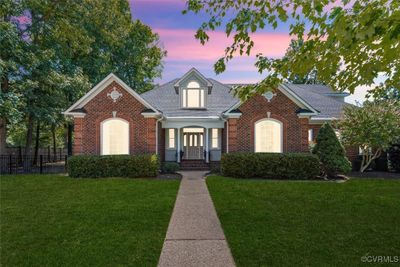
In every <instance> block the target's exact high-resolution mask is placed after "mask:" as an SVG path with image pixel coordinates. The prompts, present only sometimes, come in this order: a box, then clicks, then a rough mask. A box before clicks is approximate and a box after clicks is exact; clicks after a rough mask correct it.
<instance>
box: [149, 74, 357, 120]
mask: <svg viewBox="0 0 400 267" xmlns="http://www.w3.org/2000/svg"><path fill="white" fill-rule="evenodd" d="M193 74H195V75H198V77H202V79H205V80H206V81H207V83H208V84H210V85H211V86H212V87H213V90H212V92H211V94H210V95H208V98H207V109H201V110H199V109H192V110H191V109H181V107H180V98H179V95H178V94H176V93H175V88H176V86H179V84H180V82H181V81H184V80H185V79H186V78H187V77H189V76H190V75H193ZM238 85H239V86H240V85H249V84H222V83H220V82H218V81H216V80H214V79H210V78H208V79H207V78H205V77H204V76H203V75H202V74H201V73H200V72H199V71H198V70H196V69H194V68H192V69H191V70H190V71H189V72H187V73H186V74H185V75H184V76H183V77H182V78H178V79H174V80H172V81H170V82H168V83H165V84H163V85H160V86H158V87H156V88H154V89H153V90H151V91H148V92H146V93H144V94H142V95H141V96H142V97H143V98H144V99H145V100H146V101H147V102H149V103H151V104H152V105H153V106H154V107H156V108H157V109H159V110H161V111H162V112H163V115H164V116H166V117H170V118H171V117H207V116H208V117H211V116H223V115H229V114H230V115H232V116H237V114H240V111H237V109H238V108H239V106H240V105H241V104H242V102H241V101H240V100H239V99H238V98H237V97H235V96H234V95H233V92H232V88H233V87H234V86H238ZM278 89H279V90H280V91H281V92H282V93H283V94H285V95H286V96H287V97H288V98H289V99H291V100H292V101H293V102H294V103H296V104H297V105H298V106H299V109H298V111H297V114H299V115H307V116H311V118H312V119H315V120H320V119H327V120H329V119H335V118H339V117H340V116H341V114H342V111H343V107H344V106H346V105H349V104H347V103H345V102H344V101H343V99H344V97H345V96H347V94H346V93H341V92H335V91H333V90H332V89H331V88H330V87H329V86H326V85H315V84H282V85H280V86H279V87H278ZM235 114H236V115H235Z"/></svg>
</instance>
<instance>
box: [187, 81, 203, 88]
mask: <svg viewBox="0 0 400 267" xmlns="http://www.w3.org/2000/svg"><path fill="white" fill-rule="evenodd" d="M187 88H200V84H199V83H198V82H195V81H191V82H190V83H188V85H187Z"/></svg>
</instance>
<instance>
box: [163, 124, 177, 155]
mask: <svg viewBox="0 0 400 267" xmlns="http://www.w3.org/2000/svg"><path fill="white" fill-rule="evenodd" d="M167 130H168V131H167V134H166V136H167V146H166V147H167V149H170V150H175V149H176V135H177V134H176V129H175V128H168V129H167ZM170 130H173V131H174V147H170V146H169V140H170V136H169V132H170Z"/></svg>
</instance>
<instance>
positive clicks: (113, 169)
mask: <svg viewBox="0 0 400 267" xmlns="http://www.w3.org/2000/svg"><path fill="white" fill-rule="evenodd" d="M67 166H68V174H69V176H71V177H84V178H97V177H130V178H135V177H153V176H157V174H158V169H159V162H158V157H157V156H156V155H138V156H130V155H112V156H89V155H79V156H73V157H70V158H69V159H68V165H67Z"/></svg>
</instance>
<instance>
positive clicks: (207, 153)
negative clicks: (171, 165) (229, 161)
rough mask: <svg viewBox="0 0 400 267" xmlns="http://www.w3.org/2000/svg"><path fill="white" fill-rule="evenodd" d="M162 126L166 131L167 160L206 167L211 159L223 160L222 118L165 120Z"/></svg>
mask: <svg viewBox="0 0 400 267" xmlns="http://www.w3.org/2000/svg"><path fill="white" fill-rule="evenodd" d="M162 128H164V129H163V130H164V131H165V139H164V141H165V152H164V159H165V161H167V162H177V163H180V165H181V166H193V167H195V166H198V167H201V168H204V167H206V166H208V163H210V162H211V161H220V160H221V152H222V140H223V139H222V135H223V130H224V122H223V121H222V120H212V121H210V120H208V121H204V122H200V121H196V122H194V121H193V120H192V121H191V122H182V121H172V122H171V121H164V122H163V123H162ZM161 153H162V151H161ZM185 162H186V163H185ZM204 163H206V164H204ZM200 165H201V166H200Z"/></svg>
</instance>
